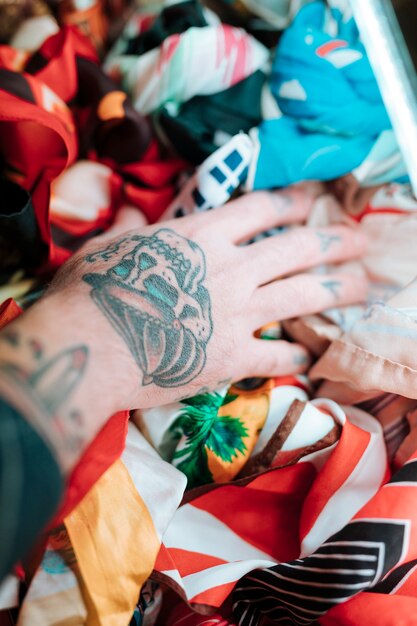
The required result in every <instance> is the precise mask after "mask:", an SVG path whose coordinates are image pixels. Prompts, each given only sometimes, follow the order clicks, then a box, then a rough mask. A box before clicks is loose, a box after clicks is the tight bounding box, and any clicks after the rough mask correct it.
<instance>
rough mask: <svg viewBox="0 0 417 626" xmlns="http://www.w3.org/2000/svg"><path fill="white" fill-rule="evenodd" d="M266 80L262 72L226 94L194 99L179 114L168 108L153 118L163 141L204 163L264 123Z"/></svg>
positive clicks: (195, 160)
mask: <svg viewBox="0 0 417 626" xmlns="http://www.w3.org/2000/svg"><path fill="white" fill-rule="evenodd" d="M265 80H266V76H265V73H264V72H262V71H261V70H258V71H256V72H254V74H252V75H251V76H248V77H247V78H245V79H244V80H241V81H240V82H239V83H237V84H236V85H233V87H229V89H226V90H225V91H221V92H219V93H215V94H212V95H206V96H195V97H194V98H191V100H189V101H188V102H185V103H184V104H183V105H182V106H181V107H180V108H179V110H175V109H174V107H172V105H171V103H168V104H166V105H165V106H163V107H161V108H160V109H158V111H156V113H155V114H154V116H153V123H154V126H155V128H156V132H157V135H158V137H159V139H160V140H161V141H163V143H164V144H168V145H169V146H170V147H171V149H172V150H173V151H175V152H177V153H178V154H180V155H181V156H182V157H183V158H184V159H186V160H187V161H189V162H190V163H195V164H197V163H201V162H202V161H203V160H204V159H206V158H207V157H208V156H209V155H210V154H212V153H213V152H215V150H216V149H217V148H218V147H219V146H221V145H223V144H224V143H226V142H227V141H228V140H229V139H230V138H231V137H233V136H234V135H236V134H237V133H242V132H243V133H247V132H249V130H250V129H251V128H253V127H254V126H257V125H258V124H259V123H260V121H261V119H262V112H261V92H262V89H263V87H264V84H265Z"/></svg>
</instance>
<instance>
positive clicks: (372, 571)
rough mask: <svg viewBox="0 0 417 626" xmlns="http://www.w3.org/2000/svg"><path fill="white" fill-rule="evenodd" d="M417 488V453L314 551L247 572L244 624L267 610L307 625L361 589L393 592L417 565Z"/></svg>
mask: <svg viewBox="0 0 417 626" xmlns="http://www.w3.org/2000/svg"><path fill="white" fill-rule="evenodd" d="M416 489H417V455H416V457H415V458H413V459H412V460H411V461H409V462H408V463H407V464H406V465H404V466H403V467H402V468H401V469H400V470H399V471H398V472H397V473H396V474H395V475H394V476H393V477H392V479H391V480H390V481H389V482H388V483H387V484H386V485H384V487H383V488H382V489H381V490H380V491H379V492H378V493H377V494H376V495H375V496H374V498H372V499H371V500H370V502H369V503H368V504H366V505H365V506H364V507H363V508H362V509H361V511H360V512H359V513H358V514H357V515H356V516H355V517H354V519H353V520H352V521H351V522H350V523H349V524H348V525H347V526H345V527H344V528H343V529H342V530H340V531H339V532H337V533H336V534H334V535H333V536H332V537H330V539H329V540H328V541H326V542H325V543H324V544H323V545H322V546H321V547H320V548H319V549H318V550H317V551H316V552H315V553H314V554H312V555H310V556H308V557H306V558H304V559H296V560H294V561H292V562H290V563H280V564H279V565H276V566H274V567H271V568H269V569H264V570H257V571H253V572H251V573H250V574H249V575H248V576H246V577H244V578H243V579H242V580H241V581H240V583H239V584H238V585H237V587H236V589H235V592H234V600H235V604H234V610H235V613H236V615H237V617H238V623H239V625H240V626H254V625H256V624H259V623H261V619H262V615H267V616H268V618H269V619H271V620H272V621H273V622H274V623H279V622H282V623H291V624H299V625H300V626H303V625H307V624H312V623H313V622H315V621H316V620H317V619H318V618H319V617H320V616H321V615H323V614H325V613H326V612H327V611H329V610H330V609H331V608H332V607H334V606H336V605H338V604H342V603H345V602H346V601H348V600H349V599H350V598H352V597H353V596H355V595H357V594H359V593H360V592H363V591H366V590H368V589H372V588H374V590H375V591H377V593H385V594H386V593H391V592H392V591H393V590H394V589H395V588H397V587H398V585H399V584H400V583H401V580H403V579H404V578H407V574H410V576H411V575H412V573H413V572H414V571H415V567H416V565H417V560H416V557H417V547H416V543H415V534H416V528H415V525H414V524H413V516H415V513H414V511H415V496H416ZM394 568H396V569H394ZM388 572H391V573H390V575H389V576H388V577H387V578H386V579H385V580H384V577H385V576H386V575H387V574H388ZM381 581H382V582H381Z"/></svg>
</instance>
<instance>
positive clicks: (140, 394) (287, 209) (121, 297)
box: [55, 190, 366, 408]
mask: <svg viewBox="0 0 417 626" xmlns="http://www.w3.org/2000/svg"><path fill="white" fill-rule="evenodd" d="M311 204H312V199H311V198H310V197H309V196H308V195H306V194H305V193H303V192H302V191H300V190H289V191H286V192H281V193H274V194H269V193H255V194H250V195H246V196H243V197H242V198H240V199H238V200H236V201H234V202H231V203H230V204H229V205H228V206H226V207H223V208H220V209H216V210H213V211H210V212H208V213H204V214H200V215H194V216H191V217H185V218H181V219H177V220H173V221H170V222H166V223H165V224H163V225H160V226H158V225H156V226H155V225H154V226H148V227H146V228H142V229H140V230H130V231H128V232H125V233H123V234H121V231H122V230H123V228H126V223H124V224H119V225H116V233H117V234H116V236H114V233H113V237H111V238H109V236H108V235H106V236H105V237H101V238H97V239H95V240H93V241H91V242H90V243H89V244H88V246H86V247H85V248H84V250H83V251H82V252H80V253H79V254H78V255H77V256H76V257H74V258H73V260H72V261H71V262H70V263H69V264H68V266H66V267H64V268H63V270H62V273H61V275H60V276H58V278H57V281H56V286H55V291H56V293H59V291H61V292H62V293H63V294H65V293H66V294H70V293H71V292H74V293H75V292H77V294H78V295H79V298H81V294H83V302H84V301H85V298H84V296H88V298H89V300H90V303H91V304H92V305H93V307H94V309H95V311H96V313H97V314H96V315H94V313H93V312H91V313H90V314H89V316H90V315H91V317H92V319H94V327H95V328H97V340H98V338H99V337H100V341H104V339H105V338H106V341H108V342H109V345H113V346H114V350H115V354H117V355H118V356H117V358H116V357H115V360H114V363H115V367H117V369H118V370H119V371H120V370H123V369H124V370H125V372H126V378H127V380H126V382H125V384H124V388H123V390H122V389H121V390H120V403H121V404H120V407H119V408H121V406H128V407H129V408H132V407H135V406H140V407H141V408H144V407H147V406H155V405H158V404H163V403H166V402H170V401H174V400H176V399H178V398H179V397H183V396H184V395H192V394H193V393H195V392H196V391H197V390H198V389H199V388H201V387H202V386H205V387H208V388H214V387H216V386H218V384H219V381H221V380H223V379H233V380H238V379H240V378H245V377H248V376H271V375H280V374H290V373H295V372H302V371H304V370H305V369H306V365H307V364H308V355H307V352H306V350H305V349H304V348H303V347H302V346H300V345H297V344H290V343H287V342H285V341H275V342H266V341H261V340H259V339H256V338H255V336H254V333H255V331H256V330H257V329H258V328H259V327H260V326H262V325H263V324H265V323H268V322H271V321H275V320H283V319H286V318H291V317H296V316H300V315H306V314H311V313H316V312H319V311H322V310H324V309H326V308H329V307H334V306H339V305H345V304H348V303H353V302H357V301H361V300H363V299H364V296H365V293H366V285H365V283H364V281H363V280H362V279H361V278H359V277H356V276H349V275H342V274H340V273H337V274H335V275H323V274H307V273H304V272H305V271H306V270H308V269H309V268H312V267H314V266H316V265H319V264H323V263H337V262H341V261H344V260H347V259H351V258H354V257H357V256H359V255H360V254H362V252H363V251H364V249H365V246H366V242H365V241H364V238H363V237H362V236H361V235H360V234H359V233H357V232H355V231H354V230H352V229H348V228H346V227H342V226H340V227H332V228H327V229H326V228H323V229H320V230H317V229H309V228H305V227H299V228H296V229H291V230H288V231H287V232H283V233H281V234H279V235H277V236H275V237H271V238H269V239H264V240H263V241H256V242H255V243H252V244H251V245H247V246H242V245H241V244H242V243H244V242H246V241H249V240H251V239H252V238H254V237H256V235H257V234H258V233H259V232H261V231H263V230H265V229H267V228H271V227H276V226H283V225H286V224H291V223H295V222H301V221H303V220H304V219H305V218H306V217H307V215H308V212H309V210H310V208H311ZM133 219H134V215H133ZM133 224H134V222H133ZM122 226H123V228H122ZM81 283H82V284H81ZM80 306H81V305H80ZM89 310H90V311H91V308H90V309H89ZM93 349H94V346H93V345H91V350H93ZM121 354H123V358H122V357H121ZM123 402H124V404H123Z"/></svg>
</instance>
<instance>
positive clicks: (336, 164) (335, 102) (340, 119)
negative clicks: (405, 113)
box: [248, 0, 406, 189]
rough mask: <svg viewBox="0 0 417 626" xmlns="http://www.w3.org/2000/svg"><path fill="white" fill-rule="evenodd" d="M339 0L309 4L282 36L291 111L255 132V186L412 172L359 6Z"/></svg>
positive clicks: (278, 91) (280, 98) (277, 77)
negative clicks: (362, 33)
mask: <svg viewBox="0 0 417 626" xmlns="http://www.w3.org/2000/svg"><path fill="white" fill-rule="evenodd" d="M334 4H335V6H334V7H333V6H332V3H330V7H329V6H327V5H326V3H324V2H321V1H320V0H314V1H313V2H310V3H308V4H307V5H306V6H304V7H303V8H302V9H301V10H300V11H299V13H298V14H297V16H296V17H295V19H294V21H293V22H292V24H291V25H290V26H289V27H288V28H287V29H286V31H285V32H284V34H283V36H282V38H281V40H280V43H279V46H278V49H277V53H276V57H275V60H274V64H273V68H272V73H271V78H270V82H271V90H272V93H273V94H274V96H275V98H276V100H277V102H278V105H279V107H280V110H281V111H282V114H283V115H282V117H280V118H278V119H274V120H267V121H265V122H263V123H261V125H260V126H259V128H258V129H257V131H256V132H255V131H254V133H253V138H254V141H255V142H256V145H257V153H258V155H257V158H256V159H255V160H254V163H253V165H252V167H251V170H250V173H249V181H248V186H249V188H254V189H261V188H270V187H277V186H286V185H288V184H291V183H294V182H296V181H299V180H305V179H319V180H331V179H333V178H337V177H339V176H343V175H344V174H347V173H350V172H351V171H352V170H355V168H359V170H357V172H358V177H359V178H360V180H361V182H362V184H364V185H373V184H378V183H381V182H389V181H392V180H395V179H397V178H402V177H404V176H405V175H406V170H405V166H404V163H403V162H402V159H401V157H400V154H399V149H398V147H397V144H396V142H395V139H394V135H393V133H392V130H391V124H390V120H389V118H388V115H387V112H386V110H385V107H384V104H383V102H382V98H381V95H380V92H379V89H378V86H377V83H376V80H375V78H374V74H373V71H372V68H371V66H370V63H369V61H368V58H367V56H366V52H365V49H364V46H363V44H362V42H361V40H360V37H359V33H358V30H357V27H356V24H355V22H354V20H353V18H352V15H351V9H350V7H349V5H348V4H342V5H340V3H334ZM364 162H365V163H364ZM360 166H361V167H360Z"/></svg>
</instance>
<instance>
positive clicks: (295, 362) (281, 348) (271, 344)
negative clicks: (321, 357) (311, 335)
mask: <svg viewBox="0 0 417 626" xmlns="http://www.w3.org/2000/svg"><path fill="white" fill-rule="evenodd" d="M249 351H250V352H249ZM249 351H248V354H251V355H252V359H250V360H249V364H248V372H247V374H245V375H248V376H260V377H266V378H269V377H271V376H288V375H290V374H303V373H304V372H306V371H307V369H308V368H309V366H310V362H311V361H310V355H309V353H308V351H307V350H306V349H305V348H304V346H301V345H300V344H298V343H289V342H288V341H281V340H280V341H264V340H263V339H253V340H252V342H251V345H250V347H249Z"/></svg>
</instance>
